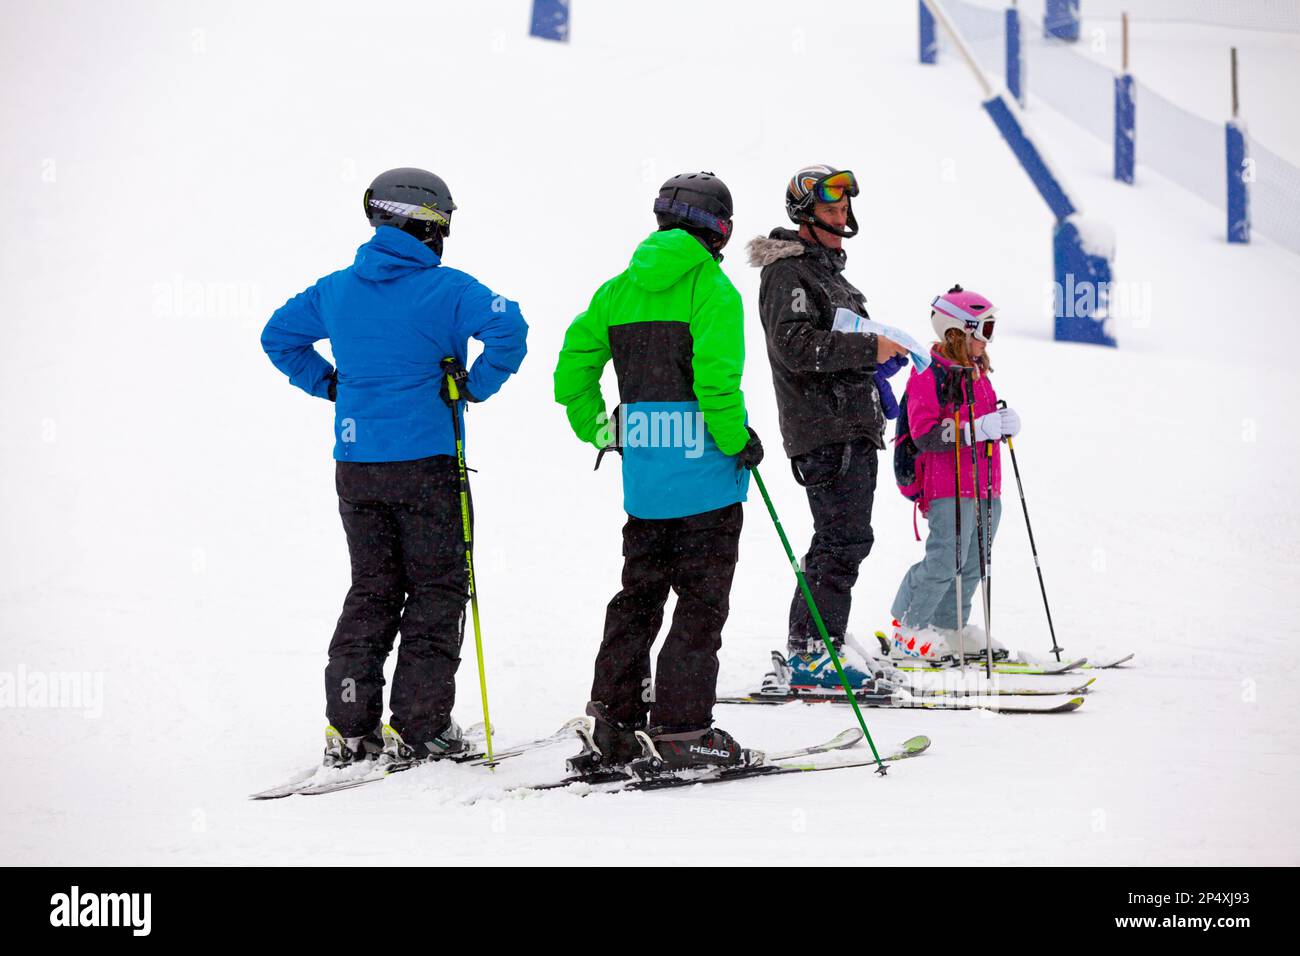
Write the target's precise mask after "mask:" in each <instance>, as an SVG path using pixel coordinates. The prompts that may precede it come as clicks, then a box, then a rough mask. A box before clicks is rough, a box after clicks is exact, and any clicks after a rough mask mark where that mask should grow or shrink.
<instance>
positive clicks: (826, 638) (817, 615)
mask: <svg viewBox="0 0 1300 956" xmlns="http://www.w3.org/2000/svg"><path fill="white" fill-rule="evenodd" d="M749 470H750V472H751V473H752V474H753V476H754V481H756V482H757V483H758V490H759V492H760V493H761V494H762V495H763V504H765V505H767V513H768V514H770V515H771V516H772V524H774V525H775V526H776V533H777V535H778V536H779V537H780V538H781V544H782V546H783V547H784V548H785V556H786V558H787V559H788V560H789V562H790V567H791V568H793V569H794V576H795V577H796V578H798V579H799V589H800V590H801V591H803V599H804V600H805V601H807V602H808V610H809V611H810V612H811V613H812V619H813V622H814V623H815V624H816V625H817V633H818V634H820V635H821V638H822V643H823V644H825V645H826V651H827V653H829V654H830V656H831V663H832V664H834V665H835V671H836V673H838V674H839V675H840V683H841V684H843V685H844V693H845V694H847V695H848V698H849V704H850V705H852V707H853V713H854V716H856V717H857V718H858V726H860V727H861V728H862V733H863V736H865V737H866V738H867V743H868V744H869V745H870V747H871V756H873V757H875V758H876V768H877V769H876V773H878V774H880V775H881V776H882V777H883V776H884V775H885V774H886V773H887V772H888V770H889V768H888V767H886V766H885V762H884V761H883V760H881V759H880V752H879V751H877V750H876V742H875V741H874V740H872V739H871V731H870V730H868V729H867V722H866V720H865V719H864V718H863V716H862V710H861V709H860V708H859V707H858V700H857V698H856V697H854V696H853V688H852V687H850V686H849V679H848V678H847V677H845V676H844V668H843V666H841V664H840V657H839V655H838V654H836V653H835V648H834V647H832V646H831V639H830V635H829V634H827V633H826V624H825V623H824V622H823V621H822V615H821V612H820V611H818V610H817V602H816V601H814V600H813V595H812V590H811V589H810V588H809V587H808V579H807V578H806V577H804V573H803V568H801V567H799V562H798V561H796V560H795V557H794V551H793V550H791V548H790V539H789V538H787V537H786V536H785V529H784V528H782V527H781V519H780V518H778V517H777V516H776V509H775V508H774V507H772V499H771V497H769V496H768V493H767V486H766V485H764V484H763V476H762V475H760V474H759V473H758V469H757V468H751V469H749Z"/></svg>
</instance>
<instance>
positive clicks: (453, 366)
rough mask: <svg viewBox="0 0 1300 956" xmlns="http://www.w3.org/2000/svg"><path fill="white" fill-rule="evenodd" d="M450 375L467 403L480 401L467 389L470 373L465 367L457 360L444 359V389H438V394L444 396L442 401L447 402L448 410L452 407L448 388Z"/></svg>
mask: <svg viewBox="0 0 1300 956" xmlns="http://www.w3.org/2000/svg"><path fill="white" fill-rule="evenodd" d="M449 375H450V376H451V379H452V381H454V382H455V383H456V391H457V393H458V394H459V395H460V397H461V398H463V399H464V400H465V401H467V402H477V401H478V399H477V398H475V397H474V396H473V395H471V394H470V391H469V389H468V388H466V387H465V382H466V381H467V380H468V379H469V372H467V371H466V370H465V366H463V365H461V364H460V363H459V362H457V361H456V360H455V359H443V360H442V387H441V388H439V389H438V394H439V395H440V396H442V400H443V401H444V402H446V404H447V407H448V408H450V407H451V406H452V401H451V390H450V389H449V388H448V387H447V376H449Z"/></svg>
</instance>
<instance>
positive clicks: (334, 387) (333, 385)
mask: <svg viewBox="0 0 1300 956" xmlns="http://www.w3.org/2000/svg"><path fill="white" fill-rule="evenodd" d="M329 383H330V384H329V394H328V398H329V400H330V401H331V402H337V401H338V400H339V370H338V369H335V370H334V371H332V372H330V374H329Z"/></svg>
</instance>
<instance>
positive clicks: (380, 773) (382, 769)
mask: <svg viewBox="0 0 1300 956" xmlns="http://www.w3.org/2000/svg"><path fill="white" fill-rule="evenodd" d="M484 756H485V753H484V751H482V750H470V751H466V752H465V753H459V754H449V755H448V756H446V757H439V758H437V759H436V760H421V761H417V762H413V763H393V764H385V765H383V766H378V767H374V768H373V769H371V770H370V772H369V773H366V774H364V775H363V776H360V777H353V778H351V779H348V780H334V781H326V782H324V783H320V784H317V785H316V786H312V787H306V788H304V789H302V790H298V791H296V792H297V793H298V794H299V795H300V796H304V797H318V796H321V795H322V794H326V793H338V792H339V791H340V790H353V789H355V788H357V787H364V786H365V785H366V784H368V783H378V782H379V781H380V780H387V779H388V778H389V777H391V776H392V775H393V774H395V773H403V772H405V771H407V770H411V769H413V768H415V767H422V766H424V765H425V764H430V763H444V762H446V763H469V762H470V761H473V760H480V759H482V758H483V757H484Z"/></svg>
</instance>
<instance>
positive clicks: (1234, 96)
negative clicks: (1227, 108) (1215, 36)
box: [1232, 46, 1237, 119]
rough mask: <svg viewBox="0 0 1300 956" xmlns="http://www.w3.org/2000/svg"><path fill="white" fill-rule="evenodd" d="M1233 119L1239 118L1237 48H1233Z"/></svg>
mask: <svg viewBox="0 0 1300 956" xmlns="http://www.w3.org/2000/svg"><path fill="white" fill-rule="evenodd" d="M1232 118H1233V119H1236V118H1237V48H1236V47H1235V46H1234V47H1233V48H1232Z"/></svg>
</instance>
